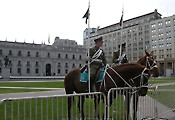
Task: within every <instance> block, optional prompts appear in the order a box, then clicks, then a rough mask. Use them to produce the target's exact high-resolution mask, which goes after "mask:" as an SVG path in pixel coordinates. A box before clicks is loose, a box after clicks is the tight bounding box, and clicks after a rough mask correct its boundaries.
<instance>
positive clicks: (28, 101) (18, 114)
mask: <svg viewBox="0 0 175 120" xmlns="http://www.w3.org/2000/svg"><path fill="white" fill-rule="evenodd" d="M95 96H98V97H100V98H105V96H104V94H102V93H100V92H97V93H90V94H89V93H84V94H70V95H54V96H40V97H24V98H9V99H4V100H3V102H2V103H1V104H0V120H67V119H68V107H67V106H68V105H67V98H68V97H70V98H72V99H71V101H72V103H73V105H72V108H71V120H76V119H80V118H81V117H82V116H81V114H80V110H81V109H80V110H79V109H78V99H79V98H80V100H82V99H83V97H85V102H84V105H83V106H84V109H83V111H84V114H85V118H86V119H90V120H91V119H95V118H96V117H97V116H96V115H95V112H94V110H95V108H94V106H95V105H94V97H95ZM73 98H74V99H73ZM104 103H106V102H104ZM104 103H103V102H102V101H100V103H99V106H98V112H99V118H102V117H103V114H104V113H106V111H105V109H104V107H105V106H106V104H104ZM80 106H81V104H80Z"/></svg>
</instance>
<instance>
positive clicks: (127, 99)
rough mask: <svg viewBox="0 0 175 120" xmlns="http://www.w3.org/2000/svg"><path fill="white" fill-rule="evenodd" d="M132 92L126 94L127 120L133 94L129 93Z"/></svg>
mask: <svg viewBox="0 0 175 120" xmlns="http://www.w3.org/2000/svg"><path fill="white" fill-rule="evenodd" d="M129 92H130V91H129V90H127V92H126V94H125V102H126V117H125V119H126V120H129V113H130V101H131V94H130V93H129Z"/></svg>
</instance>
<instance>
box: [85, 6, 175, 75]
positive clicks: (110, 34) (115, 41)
mask: <svg viewBox="0 0 175 120" xmlns="http://www.w3.org/2000/svg"><path fill="white" fill-rule="evenodd" d="M84 32H87V29H86V30H85V31H84ZM98 37H103V40H104V43H103V49H104V51H105V53H106V57H107V60H108V63H109V64H111V63H112V57H113V56H112V55H113V52H114V51H117V50H118V45H121V44H122V43H123V42H126V44H127V48H126V55H127V57H128V60H129V61H130V62H136V61H137V60H139V58H140V57H141V56H143V55H144V54H145V50H147V51H148V52H150V51H154V55H155V57H156V60H157V61H158V67H159V70H160V75H164V74H165V73H166V69H172V72H173V70H174V68H175V64H174V62H175V55H174V54H175V46H174V44H175V16H174V15H173V16H170V17H165V18H162V17H161V14H160V13H158V12H157V10H156V9H155V11H153V12H151V13H148V14H145V15H142V16H138V17H135V18H132V19H129V20H126V21H123V27H122V28H121V26H120V25H119V23H116V24H113V25H110V26H107V27H104V28H100V29H98V30H94V32H91V33H90V35H89V38H88V35H87V36H85V37H84V47H85V48H87V47H88V45H90V46H93V45H94V42H93V40H94V39H96V38H98Z"/></svg>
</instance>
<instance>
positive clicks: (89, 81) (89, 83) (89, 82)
mask: <svg viewBox="0 0 175 120" xmlns="http://www.w3.org/2000/svg"><path fill="white" fill-rule="evenodd" d="M88 4H89V6H88V7H89V8H88V9H89V13H88V14H90V0H89V3H88ZM88 41H89V45H88V78H89V80H88V87H89V93H90V89H91V87H90V85H91V80H90V77H91V76H90V51H89V49H90V15H89V16H88Z"/></svg>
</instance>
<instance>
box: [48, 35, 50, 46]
mask: <svg viewBox="0 0 175 120" xmlns="http://www.w3.org/2000/svg"><path fill="white" fill-rule="evenodd" d="M48 44H50V35H48Z"/></svg>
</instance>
